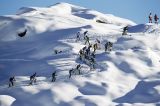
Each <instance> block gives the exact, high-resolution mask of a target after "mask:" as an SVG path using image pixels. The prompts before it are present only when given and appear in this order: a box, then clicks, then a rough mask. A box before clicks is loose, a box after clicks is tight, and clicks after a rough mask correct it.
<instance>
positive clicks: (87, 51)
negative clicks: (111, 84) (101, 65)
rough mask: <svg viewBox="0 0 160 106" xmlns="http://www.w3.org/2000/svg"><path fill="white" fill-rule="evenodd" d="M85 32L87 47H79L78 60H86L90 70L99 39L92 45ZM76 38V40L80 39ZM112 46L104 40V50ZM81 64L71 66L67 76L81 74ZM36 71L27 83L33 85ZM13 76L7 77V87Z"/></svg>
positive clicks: (13, 83) (12, 81)
mask: <svg viewBox="0 0 160 106" xmlns="http://www.w3.org/2000/svg"><path fill="white" fill-rule="evenodd" d="M87 33H88V31H85V32H84V40H85V44H87V43H88V47H87V46H85V47H83V48H82V49H80V51H79V58H80V60H82V61H85V62H86V61H88V62H89V66H90V70H91V69H95V63H96V61H95V57H96V55H95V53H96V50H97V49H98V45H100V43H101V42H100V41H99V40H98V39H96V42H95V43H94V44H93V45H92V44H90V42H89V37H88V36H87ZM77 36H79V38H80V33H79V32H78V35H77ZM79 38H78V40H80V39H79ZM112 46H113V43H112V42H106V44H105V45H104V47H105V52H107V51H111V50H112ZM92 47H93V51H91V48H92ZM81 67H82V66H81V64H78V65H77V66H76V67H75V68H72V69H70V70H69V78H71V76H72V75H73V74H76V73H78V75H80V74H82V73H81ZM56 76H57V72H56V71H55V72H53V73H52V75H51V82H55V81H56ZM36 77H37V73H36V72H35V73H34V74H33V75H31V76H30V82H29V85H33V84H35V83H36V82H37V78H36ZM15 81H16V79H15V76H13V77H10V78H9V87H12V86H14V85H15Z"/></svg>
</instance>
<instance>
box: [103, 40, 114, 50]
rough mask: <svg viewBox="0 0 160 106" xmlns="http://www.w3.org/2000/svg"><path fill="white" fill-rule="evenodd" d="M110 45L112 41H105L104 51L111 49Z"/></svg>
mask: <svg viewBox="0 0 160 106" xmlns="http://www.w3.org/2000/svg"><path fill="white" fill-rule="evenodd" d="M112 46H113V43H111V42H107V43H106V44H105V52H106V51H111V50H112Z"/></svg>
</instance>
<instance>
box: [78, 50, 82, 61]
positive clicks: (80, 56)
mask: <svg viewBox="0 0 160 106" xmlns="http://www.w3.org/2000/svg"><path fill="white" fill-rule="evenodd" d="M82 56H83V50H82V49H81V50H80V51H79V58H80V60H82Z"/></svg>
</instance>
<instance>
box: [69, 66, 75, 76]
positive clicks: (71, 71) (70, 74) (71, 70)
mask: <svg viewBox="0 0 160 106" xmlns="http://www.w3.org/2000/svg"><path fill="white" fill-rule="evenodd" d="M73 71H74V70H73V68H72V69H70V70H69V78H71V76H72V73H73Z"/></svg>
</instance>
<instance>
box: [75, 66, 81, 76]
mask: <svg viewBox="0 0 160 106" xmlns="http://www.w3.org/2000/svg"><path fill="white" fill-rule="evenodd" d="M80 67H81V65H80V64H78V65H77V66H76V70H77V71H78V73H79V75H80V74H81V70H80Z"/></svg>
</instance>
